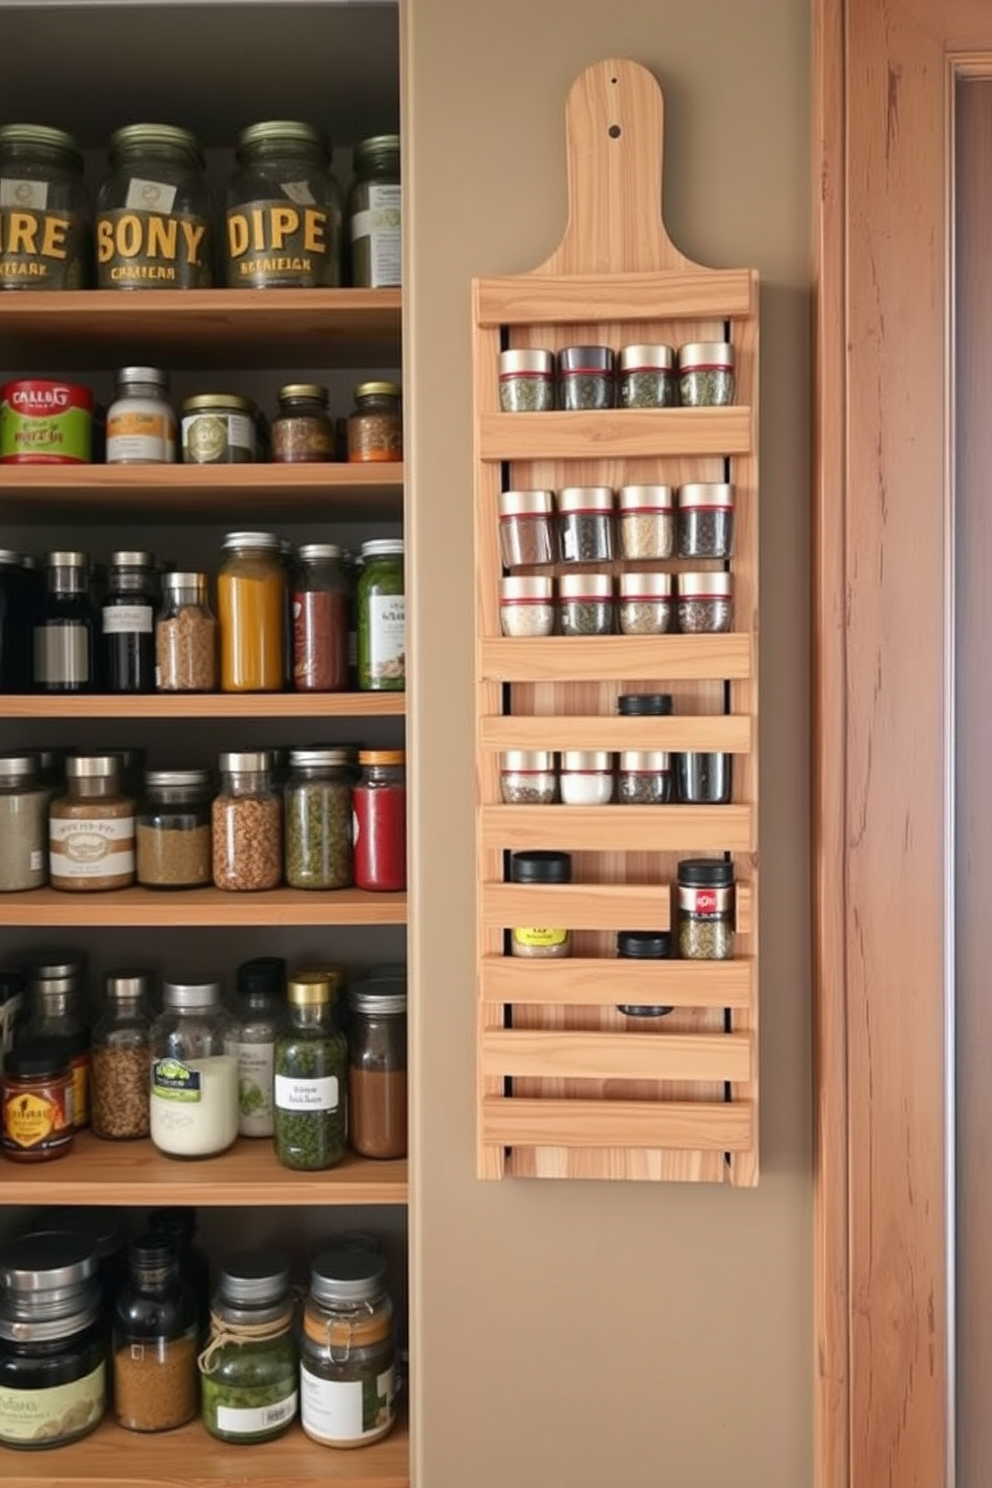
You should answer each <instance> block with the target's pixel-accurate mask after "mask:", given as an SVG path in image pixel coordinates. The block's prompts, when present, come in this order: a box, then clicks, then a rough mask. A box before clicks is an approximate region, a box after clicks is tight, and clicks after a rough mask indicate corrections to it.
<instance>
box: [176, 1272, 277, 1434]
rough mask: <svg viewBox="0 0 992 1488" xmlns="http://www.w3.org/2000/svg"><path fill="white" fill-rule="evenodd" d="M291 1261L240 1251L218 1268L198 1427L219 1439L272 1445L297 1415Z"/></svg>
mask: <svg viewBox="0 0 992 1488" xmlns="http://www.w3.org/2000/svg"><path fill="white" fill-rule="evenodd" d="M293 1312H294V1309H293V1294H292V1272H291V1267H290V1262H289V1258H288V1257H287V1256H284V1255H282V1254H281V1253H280V1252H276V1251H268V1250H256V1251H242V1252H241V1253H240V1254H238V1255H233V1256H231V1257H229V1259H228V1260H226V1261H225V1262H224V1268H223V1270H222V1271H221V1274H220V1280H219V1284H218V1287H217V1290H216V1292H215V1293H214V1296H213V1300H212V1302H211V1308H210V1337H209V1338H208V1340H207V1346H206V1348H205V1349H204V1351H203V1353H202V1354H201V1355H200V1359H199V1366H200V1395H201V1402H202V1413H203V1424H204V1426H205V1427H206V1428H207V1430H208V1431H209V1432H210V1435H211V1436H216V1437H217V1438H218V1439H219V1440H220V1441H226V1442H236V1443H244V1444H245V1445H248V1444H250V1443H253V1442H262V1441H271V1440H272V1438H273V1437H276V1436H281V1435H282V1433H283V1432H284V1431H285V1430H286V1428H287V1426H289V1424H290V1422H291V1421H292V1420H293V1418H294V1417H295V1415H296V1407H297V1401H298V1395H299V1360H298V1355H297V1349H296V1342H295V1340H294V1338H293Z"/></svg>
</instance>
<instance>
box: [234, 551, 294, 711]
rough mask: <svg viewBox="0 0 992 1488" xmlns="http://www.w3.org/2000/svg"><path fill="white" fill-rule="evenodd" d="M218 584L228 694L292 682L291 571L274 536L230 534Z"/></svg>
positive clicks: (267, 689)
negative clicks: (288, 623) (289, 637)
mask: <svg viewBox="0 0 992 1488" xmlns="http://www.w3.org/2000/svg"><path fill="white" fill-rule="evenodd" d="M224 553H225V558H224V562H223V565H222V566H221V570H220V574H219V576H218V579H217V612H218V621H219V624H220V686H221V691H222V692H278V691H279V690H280V689H281V688H282V687H283V685H284V683H285V680H286V666H285V662H286V638H285V620H286V570H285V567H284V565H283V563H282V559H281V557H280V550H279V539H278V538H277V537H275V536H274V535H273V534H272V533H271V532H230V533H228V535H227V537H225V539H224Z"/></svg>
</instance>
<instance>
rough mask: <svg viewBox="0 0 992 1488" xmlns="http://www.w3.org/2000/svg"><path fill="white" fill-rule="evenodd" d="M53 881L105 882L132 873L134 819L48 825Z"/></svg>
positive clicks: (52, 821)
mask: <svg viewBox="0 0 992 1488" xmlns="http://www.w3.org/2000/svg"><path fill="white" fill-rule="evenodd" d="M49 846H50V859H49V866H50V871H51V875H52V877H53V878H106V877H107V876H108V875H110V874H112V875H114V876H115V877H116V876H117V875H120V874H123V873H133V872H134V817H133V816H118V817H114V818H111V819H108V820H105V821H99V820H96V819H94V818H92V817H87V818H84V819H77V820H75V821H73V820H66V819H65V818H61V817H55V816H53V817H52V818H51V819H50V821H49Z"/></svg>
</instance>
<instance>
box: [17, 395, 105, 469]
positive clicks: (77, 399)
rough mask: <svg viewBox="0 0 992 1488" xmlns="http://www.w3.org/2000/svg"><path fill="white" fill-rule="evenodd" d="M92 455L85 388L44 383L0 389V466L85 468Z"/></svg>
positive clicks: (88, 397)
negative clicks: (80, 466) (65, 466)
mask: <svg viewBox="0 0 992 1488" xmlns="http://www.w3.org/2000/svg"><path fill="white" fill-rule="evenodd" d="M92 455H93V394H92V393H91V392H90V390H89V388H85V387H80V386H79V385H78V384H76V383H72V382H54V381H52V380H50V379H48V378H44V377H27V378H22V379H21V381H19V382H6V383H4V385H3V386H2V387H0V464H5V465H88V464H89V462H90V460H91V459H92Z"/></svg>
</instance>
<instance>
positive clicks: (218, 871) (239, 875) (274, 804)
mask: <svg viewBox="0 0 992 1488" xmlns="http://www.w3.org/2000/svg"><path fill="white" fill-rule="evenodd" d="M220 776H221V784H220V791H219V792H218V794H217V795H216V796H215V798H214V802H213V806H212V808H211V844H212V849H213V875H214V884H215V885H216V887H217V888H218V889H230V890H231V891H232V892H234V893H244V892H248V893H251V892H254V891H255V890H258V889H274V888H276V886H277V885H278V884H279V883H280V881H281V879H282V798H281V796H280V795H279V793H278V792H277V791H276V789H275V788H274V786H273V782H272V756H271V754H270V753H269V752H268V750H265V749H249V750H244V751H240V752H238V753H236V754H222V755H221V756H220Z"/></svg>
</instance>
